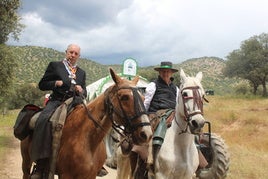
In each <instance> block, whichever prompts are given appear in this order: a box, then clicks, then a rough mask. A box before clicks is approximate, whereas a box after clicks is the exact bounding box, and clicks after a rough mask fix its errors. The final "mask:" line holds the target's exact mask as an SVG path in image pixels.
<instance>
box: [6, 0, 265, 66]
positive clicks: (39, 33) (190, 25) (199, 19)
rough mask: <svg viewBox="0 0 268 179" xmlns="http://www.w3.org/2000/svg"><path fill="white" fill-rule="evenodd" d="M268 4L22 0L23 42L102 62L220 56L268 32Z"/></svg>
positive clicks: (248, 0)
mask: <svg viewBox="0 0 268 179" xmlns="http://www.w3.org/2000/svg"><path fill="white" fill-rule="evenodd" d="M267 7H268V1H267V0H75V1H66V0H44V1H37V0H22V7H21V9H20V11H19V13H20V15H21V17H22V23H23V24H25V25H26V28H25V29H24V30H23V32H22V33H21V36H20V40H19V42H16V41H15V42H14V41H13V40H9V41H8V44H9V45H34V46H42V47H48V48H53V49H55V50H58V51H62V52H63V51H64V50H65V49H66V46H67V45H68V44H70V43H77V44H79V45H80V46H81V49H82V52H81V56H82V57H84V58H89V59H91V60H93V61H96V62H98V63H101V64H121V63H122V61H123V60H124V59H126V58H134V59H135V60H136V61H137V62H138V65H139V66H149V65H157V64H160V61H164V60H168V61H172V62H173V63H181V62H182V61H185V60H187V59H190V58H198V57H203V56H215V57H219V58H223V59H225V58H226V56H227V55H228V54H229V53H230V52H231V51H233V50H235V49H238V48H240V45H241V42H243V41H244V40H247V39H249V38H250V37H252V36H254V35H260V34H261V33H268V22H267V19H268V10H267Z"/></svg>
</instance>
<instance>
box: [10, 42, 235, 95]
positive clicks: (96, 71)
mask: <svg viewBox="0 0 268 179" xmlns="http://www.w3.org/2000/svg"><path fill="white" fill-rule="evenodd" d="M10 48H11V49H12V51H13V53H14V55H15V57H16V61H17V63H18V69H16V74H15V79H16V83H18V84H23V83H38V82H39V80H40V78H41V76H42V75H43V73H44V71H45V69H46V67H47V65H48V63H49V62H51V61H57V60H61V59H62V58H64V56H65V54H64V53H63V52H59V51H56V50H54V49H51V48H45V47H36V46H11V47H10ZM78 65H79V66H81V67H82V68H83V69H84V70H85V71H86V73H87V84H90V83H92V82H94V81H96V80H98V79H100V78H102V77H105V76H106V75H108V67H109V66H108V65H102V64H99V63H97V62H94V61H92V60H90V59H85V58H82V59H80V60H79V62H78ZM157 65H159V64H155V65H154V66H157ZM224 66H225V62H224V60H222V59H220V58H217V57H202V58H195V59H189V60H186V61H184V62H182V63H180V64H174V67H175V68H177V69H180V68H183V69H184V71H185V72H186V73H188V74H196V73H197V72H198V71H202V72H203V85H204V88H206V89H213V90H215V91H216V93H217V94H224V93H230V92H232V91H233V89H232V88H231V87H233V86H234V85H235V84H236V81H235V80H232V79H228V78H225V77H224V76H223V74H222V69H223V68H224ZM111 67H113V69H115V70H116V71H117V72H118V73H119V72H121V71H122V69H121V64H118V65H112V66H111ZM152 68H153V67H152V66H150V67H143V68H140V69H139V71H140V72H142V74H143V76H144V77H146V78H149V77H150V76H152V73H153V72H152V71H153V70H152ZM146 74H148V76H146ZM149 74H150V75H149ZM156 74H157V73H153V76H156ZM178 75H179V74H178V73H177V74H175V75H174V77H175V80H177V81H178ZM149 79H150V78H149Z"/></svg>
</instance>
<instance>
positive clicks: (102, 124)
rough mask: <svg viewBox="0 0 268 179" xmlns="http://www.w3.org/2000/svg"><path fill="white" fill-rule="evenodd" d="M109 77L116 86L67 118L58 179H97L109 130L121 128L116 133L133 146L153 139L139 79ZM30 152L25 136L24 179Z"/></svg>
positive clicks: (59, 157) (58, 166)
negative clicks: (138, 89) (129, 140)
mask: <svg viewBox="0 0 268 179" xmlns="http://www.w3.org/2000/svg"><path fill="white" fill-rule="evenodd" d="M110 74H111V76H112V79H113V81H114V82H115V84H114V85H112V86H110V87H109V88H107V90H106V91H105V92H104V93H103V94H101V95H99V96H98V97H97V98H95V99H94V100H93V101H91V102H90V103H89V104H87V105H86V106H83V105H78V106H76V107H75V109H74V110H73V111H72V112H71V113H70V114H69V115H68V116H67V118H66V121H65V125H64V127H63V131H62V137H61V142H60V147H59V153H58V156H57V160H56V174H57V175H58V176H59V178H61V179H74V178H75V179H94V178H96V176H97V173H98V171H100V169H101V168H102V166H103V165H104V162H105V159H106V151H105V145H104V142H103V139H104V137H105V135H106V134H107V132H108V131H109V130H110V129H111V128H112V127H113V128H115V129H116V128H120V126H123V127H124V128H120V130H118V131H121V130H123V133H121V135H128V136H130V138H131V139H132V141H133V143H135V144H144V143H148V142H149V140H150V139H151V137H152V130H151V126H150V123H149V119H148V116H147V115H146V111H145V108H144V105H143V98H142V96H141V95H140V93H139V92H138V91H137V88H136V87H135V86H136V84H137V82H138V80H139V77H138V76H137V77H135V78H134V79H133V80H132V81H130V80H127V79H121V78H120V77H119V76H118V75H116V74H115V72H114V71H113V70H112V69H110ZM88 113H89V114H90V115H88ZM90 116H91V117H90ZM93 121H95V122H93ZM30 148H31V137H30V136H28V137H27V138H26V139H24V140H23V141H22V142H21V154H22V159H23V162H22V169H23V178H24V179H26V178H28V177H29V175H30V168H31V165H32V161H31V159H30V155H29V151H30Z"/></svg>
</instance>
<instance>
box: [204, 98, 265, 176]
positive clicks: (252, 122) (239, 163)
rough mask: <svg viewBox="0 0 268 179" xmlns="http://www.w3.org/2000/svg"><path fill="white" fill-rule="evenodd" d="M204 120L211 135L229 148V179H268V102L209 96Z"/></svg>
mask: <svg viewBox="0 0 268 179" xmlns="http://www.w3.org/2000/svg"><path fill="white" fill-rule="evenodd" d="M208 99H209V101H210V102H209V103H208V104H206V105H205V107H204V112H205V117H206V119H207V120H209V121H210V122H211V124H212V132H213V133H216V134H219V135H220V136H221V137H222V138H223V139H224V140H225V143H226V144H227V145H228V146H229V152H230V155H231V164H230V170H229V173H228V177H227V178H231V179H237V178H243V179H266V178H267V176H268V170H267V168H268V139H267V137H268V99H242V98H241V99H240V98H232V97H219V96H208Z"/></svg>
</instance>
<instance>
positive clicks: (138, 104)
mask: <svg viewBox="0 0 268 179" xmlns="http://www.w3.org/2000/svg"><path fill="white" fill-rule="evenodd" d="M122 89H129V90H131V91H132V94H133V98H134V102H133V103H134V104H133V105H134V109H135V115H134V116H129V115H128V114H127V113H126V111H125V110H124V109H123V106H122V103H121V102H120V99H119V95H118V91H119V90H122ZM114 90H117V93H116V98H117V100H118V103H119V107H120V108H119V109H118V108H115V107H114V105H113V104H112V102H111V96H110V95H108V97H107V98H106V100H105V104H106V107H107V110H108V114H109V116H110V119H111V121H112V124H113V128H114V129H115V130H116V132H117V133H119V134H120V135H123V134H122V133H121V132H120V131H119V129H120V130H122V131H123V132H124V133H125V134H129V133H132V132H133V131H135V130H136V129H137V128H139V127H143V126H148V125H151V124H150V123H149V122H142V123H139V124H135V125H133V124H132V121H133V120H135V119H137V118H139V117H140V116H141V115H143V114H147V113H146V109H145V107H144V104H143V101H142V99H141V96H140V95H139V92H138V89H137V88H135V87H121V88H115V89H114ZM113 113H115V114H116V115H118V116H119V117H120V118H122V119H125V120H126V122H127V125H126V129H123V128H122V127H121V126H120V125H118V124H116V123H115V122H114V120H113Z"/></svg>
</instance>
